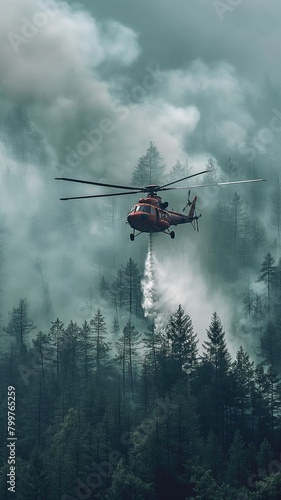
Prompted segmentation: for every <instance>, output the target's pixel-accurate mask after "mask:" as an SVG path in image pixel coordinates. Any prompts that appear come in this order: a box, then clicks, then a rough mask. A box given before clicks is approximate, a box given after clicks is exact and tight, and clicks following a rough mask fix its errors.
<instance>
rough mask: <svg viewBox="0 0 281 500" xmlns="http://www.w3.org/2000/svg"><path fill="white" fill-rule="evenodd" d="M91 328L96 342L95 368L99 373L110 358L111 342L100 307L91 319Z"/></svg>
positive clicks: (94, 342)
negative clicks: (108, 338)
mask: <svg viewBox="0 0 281 500" xmlns="http://www.w3.org/2000/svg"><path fill="white" fill-rule="evenodd" d="M90 325H91V329H92V337H93V344H94V353H95V368H96V371H97V374H99V371H100V369H101V367H102V366H103V365H104V364H105V363H106V362H107V360H108V351H109V343H108V342H107V341H106V339H107V330H106V323H105V318H104V316H103V315H102V313H101V310H100V309H98V310H97V312H96V314H95V316H94V318H93V319H92V320H91V321H90Z"/></svg>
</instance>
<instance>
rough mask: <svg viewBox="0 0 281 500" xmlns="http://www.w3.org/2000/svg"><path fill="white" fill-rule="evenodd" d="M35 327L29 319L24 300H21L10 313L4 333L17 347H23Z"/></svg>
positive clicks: (27, 308) (26, 304) (27, 307)
mask: <svg viewBox="0 0 281 500" xmlns="http://www.w3.org/2000/svg"><path fill="white" fill-rule="evenodd" d="M34 328H35V325H34V322H33V320H31V319H30V317H29V306H28V303H27V300H26V299H23V298H21V299H20V301H19V305H18V307H14V308H13V311H12V312H11V313H10V320H9V323H8V325H7V327H6V328H4V331H5V332H6V333H7V334H8V335H10V336H11V338H12V339H14V340H15V341H16V344H17V346H18V347H21V348H22V347H24V345H25V341H26V338H27V336H28V334H29V333H30V332H31V331H32V330H34Z"/></svg>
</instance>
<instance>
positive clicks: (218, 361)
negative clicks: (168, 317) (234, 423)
mask: <svg viewBox="0 0 281 500" xmlns="http://www.w3.org/2000/svg"><path fill="white" fill-rule="evenodd" d="M207 337H208V340H207V341H205V342H204V343H203V349H204V352H203V365H206V367H207V368H208V367H209V369H210V375H211V378H210V380H209V384H210V388H211V394H210V395H211V401H212V405H213V408H212V410H213V411H214V415H213V418H214V421H213V428H214V430H215V431H216V432H217V434H218V435H219V437H220V439H221V442H222V444H224V440H225V420H226V408H227V406H228V405H230V402H231V393H230V386H229V369H230V362H231V358H230V355H229V353H228V350H227V346H226V341H225V333H224V331H223V327H222V324H221V320H220V318H219V317H218V315H217V313H214V314H213V316H212V318H211V323H210V326H209V330H207Z"/></svg>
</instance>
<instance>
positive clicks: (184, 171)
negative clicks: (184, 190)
mask: <svg viewBox="0 0 281 500" xmlns="http://www.w3.org/2000/svg"><path fill="white" fill-rule="evenodd" d="M190 174H191V169H190V167H189V165H188V161H187V160H186V162H185V163H181V162H180V161H179V160H177V162H176V164H175V165H174V166H173V168H172V170H171V171H170V172H169V174H168V175H167V176H166V179H165V182H167V183H168V182H174V181H177V180H179V179H182V178H184V177H187V176H188V175H190Z"/></svg>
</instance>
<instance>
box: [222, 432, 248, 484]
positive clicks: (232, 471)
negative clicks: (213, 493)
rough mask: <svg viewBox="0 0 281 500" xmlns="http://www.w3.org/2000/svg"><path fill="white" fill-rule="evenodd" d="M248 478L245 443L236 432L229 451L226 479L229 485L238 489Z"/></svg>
mask: <svg viewBox="0 0 281 500" xmlns="http://www.w3.org/2000/svg"><path fill="white" fill-rule="evenodd" d="M248 476H249V469H248V460H247V451H246V449H245V443H244V441H243V439H242V436H241V433H240V431H239V430H236V431H235V434H234V437H233V441H232V443H231V445H230V449H229V460H228V465H227V472H226V478H227V480H228V482H229V483H230V484H231V485H233V486H236V487H238V488H239V487H240V486H242V485H243V484H244V483H245V481H246V479H247V477H248Z"/></svg>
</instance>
